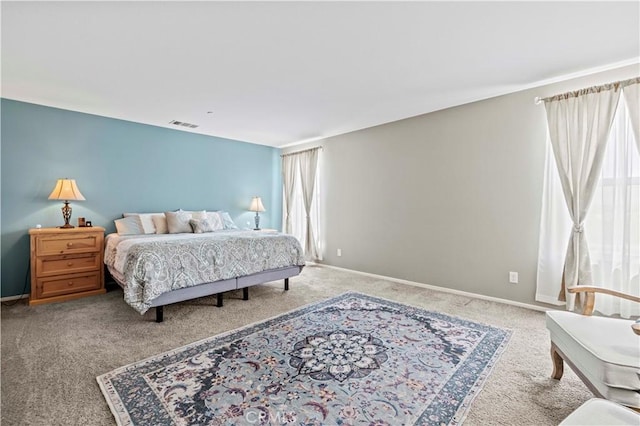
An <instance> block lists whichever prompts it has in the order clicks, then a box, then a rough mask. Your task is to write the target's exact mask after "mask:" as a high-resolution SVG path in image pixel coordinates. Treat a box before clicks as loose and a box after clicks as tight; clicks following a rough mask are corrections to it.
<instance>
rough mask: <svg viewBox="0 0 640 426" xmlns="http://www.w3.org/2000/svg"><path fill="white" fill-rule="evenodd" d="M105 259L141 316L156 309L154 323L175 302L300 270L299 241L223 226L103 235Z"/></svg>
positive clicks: (245, 288) (245, 292)
mask: <svg viewBox="0 0 640 426" xmlns="http://www.w3.org/2000/svg"><path fill="white" fill-rule="evenodd" d="M104 263H105V264H106V266H107V269H108V270H109V273H110V274H111V276H112V277H113V279H114V280H115V281H116V282H117V283H118V284H119V285H120V286H121V287H122V289H123V291H124V300H125V302H126V303H128V304H129V305H130V306H131V307H132V308H133V309H135V310H136V311H138V312H139V313H140V314H144V313H145V312H147V311H148V310H149V309H151V308H155V312H156V322H162V321H163V307H164V306H165V305H169V304H172V303H177V302H181V301H185V300H190V299H195V298H198V297H203V296H208V295H213V294H216V295H217V306H219V307H221V306H222V305H223V298H222V294H223V293H224V292H226V291H230V290H237V289H242V290H243V299H245V300H246V299H248V297H249V293H248V288H249V287H250V286H252V285H257V284H262V283H266V282H270V281H275V280H281V279H283V280H284V286H285V290H289V278H290V277H293V276H296V275H298V274H300V272H301V271H302V268H303V267H304V256H303V252H302V248H301V246H300V243H299V242H298V240H297V239H296V238H295V237H293V236H291V235H286V234H282V233H279V232H275V231H266V232H265V231H262V232H260V231H252V230H237V229H228V230H219V231H216V232H208V233H199V234H194V233H175V234H143V235H121V234H117V233H114V234H109V235H107V237H106V239H105V257H104Z"/></svg>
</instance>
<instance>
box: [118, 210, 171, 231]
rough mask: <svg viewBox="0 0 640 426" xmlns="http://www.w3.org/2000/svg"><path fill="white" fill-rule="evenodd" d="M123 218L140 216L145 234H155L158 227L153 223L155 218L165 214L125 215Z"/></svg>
mask: <svg viewBox="0 0 640 426" xmlns="http://www.w3.org/2000/svg"><path fill="white" fill-rule="evenodd" d="M122 216H124V217H129V216H139V217H140V222H141V223H142V229H144V233H145V234H155V233H156V226H155V225H154V223H153V216H163V217H164V214H163V213H124V214H123V215H122Z"/></svg>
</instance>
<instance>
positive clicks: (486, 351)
mask: <svg viewBox="0 0 640 426" xmlns="http://www.w3.org/2000/svg"><path fill="white" fill-rule="evenodd" d="M510 336H511V331H509V330H505V329H501V328H498V327H493V326H490V325H486V324H479V323H476V322H472V321H468V320H464V319H461V318H456V317H451V316H448V315H444V314H441V313H437V312H429V311H426V310H423V309H419V308H415V307H411V306H407V305H404V304H401V303H397V302H392V301H389V300H384V299H380V298H376V297H372V296H368V295H364V294H360V293H353V292H349V293H345V294H342V295H340V296H338V297H335V298H332V299H329V300H325V301H323V302H320V303H315V304H312V305H308V306H305V307H302V308H300V309H297V310H295V311H292V312H289V313H286V314H283V315H280V316H277V317H274V318H271V319H269V320H266V321H263V322H260V323H256V324H252V325H249V326H246V327H244V328H242V329H238V330H234V331H231V332H229V333H225V334H223V335H218V336H215V337H211V338H208V339H205V340H201V341H199V342H196V343H192V344H190V345H187V346H184V347H182V348H179V349H175V350H173V351H170V352H167V353H164V354H161V355H157V356H154V357H151V358H148V359H146V360H143V361H140V362H137V363H134V364H131V365H128V366H125V367H121V368H118V369H116V370H114V371H111V372H109V373H107V374H104V375H101V376H99V377H97V380H98V383H99V385H100V388H101V389H102V392H103V394H104V396H105V398H106V400H107V402H108V404H109V407H110V408H111V411H112V412H113V415H114V417H115V419H116V422H117V423H118V424H119V425H231V424H233V425H235V424H297V425H300V424H305V425H309V424H328V425H347V424H348V425H352V424H354V425H355V424H367V425H400V424H401V425H405V424H425V425H431V424H433V425H446V424H449V425H455V424H459V423H460V422H461V421H462V420H463V419H464V416H465V414H466V412H467V410H468V409H469V406H470V404H471V402H472V400H473V398H474V397H475V396H476V395H477V393H478V392H479V391H480V389H481V387H482V385H483V383H484V381H485V380H486V378H487V377H488V375H489V374H490V372H491V369H492V368H493V366H494V364H495V363H496V361H497V360H498V358H499V356H500V354H501V353H502V351H503V350H504V348H505V347H506V345H507V342H508V340H509V338H510Z"/></svg>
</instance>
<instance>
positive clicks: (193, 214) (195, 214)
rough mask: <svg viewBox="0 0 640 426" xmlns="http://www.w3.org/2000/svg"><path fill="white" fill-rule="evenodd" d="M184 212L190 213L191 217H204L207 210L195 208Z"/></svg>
mask: <svg viewBox="0 0 640 426" xmlns="http://www.w3.org/2000/svg"><path fill="white" fill-rule="evenodd" d="M185 213H191V219H206V218H207V211H206V210H197V211H192V212H190V211H185Z"/></svg>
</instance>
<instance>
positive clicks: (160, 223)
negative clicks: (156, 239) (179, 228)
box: [151, 213, 169, 234]
mask: <svg viewBox="0 0 640 426" xmlns="http://www.w3.org/2000/svg"><path fill="white" fill-rule="evenodd" d="M151 220H152V221H153V226H154V227H155V228H156V234H168V233H169V227H168V226H167V217H166V216H165V215H164V213H162V214H161V215H153V217H152V218H151Z"/></svg>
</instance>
